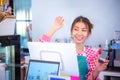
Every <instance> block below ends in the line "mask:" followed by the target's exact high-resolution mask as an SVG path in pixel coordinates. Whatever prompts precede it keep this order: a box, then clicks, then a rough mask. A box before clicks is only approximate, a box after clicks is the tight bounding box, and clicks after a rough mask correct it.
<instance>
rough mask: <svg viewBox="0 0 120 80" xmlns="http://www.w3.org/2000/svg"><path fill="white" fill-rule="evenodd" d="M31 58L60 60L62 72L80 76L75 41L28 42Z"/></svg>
mask: <svg viewBox="0 0 120 80" xmlns="http://www.w3.org/2000/svg"><path fill="white" fill-rule="evenodd" d="M28 49H29V53H30V59H34V60H45V61H57V62H60V72H59V73H60V74H62V75H72V76H79V70H78V62H77V54H76V49H75V44H74V43H53V42H49V43H47V42H43V43H41V42H28Z"/></svg>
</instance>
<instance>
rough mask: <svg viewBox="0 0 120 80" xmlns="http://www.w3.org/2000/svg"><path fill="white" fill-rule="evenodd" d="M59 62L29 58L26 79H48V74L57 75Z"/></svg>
mask: <svg viewBox="0 0 120 80" xmlns="http://www.w3.org/2000/svg"><path fill="white" fill-rule="evenodd" d="M59 65H60V62H53V61H43V60H30V61H29V65H28V70H27V75H26V80H48V76H49V75H58V73H59Z"/></svg>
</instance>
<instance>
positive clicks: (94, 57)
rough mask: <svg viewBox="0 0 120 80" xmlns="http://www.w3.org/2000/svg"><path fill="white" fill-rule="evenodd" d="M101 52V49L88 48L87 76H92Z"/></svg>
mask: <svg viewBox="0 0 120 80" xmlns="http://www.w3.org/2000/svg"><path fill="white" fill-rule="evenodd" d="M99 54H101V50H100V49H97V50H93V49H91V48H87V49H86V58H87V62H88V73H87V75H86V77H87V78H92V74H93V71H94V70H95V66H96V62H97V61H98V59H99ZM88 80H89V79H88Z"/></svg>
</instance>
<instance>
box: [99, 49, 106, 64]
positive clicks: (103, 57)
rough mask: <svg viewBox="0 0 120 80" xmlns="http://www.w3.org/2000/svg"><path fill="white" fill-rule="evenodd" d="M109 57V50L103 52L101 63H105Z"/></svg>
mask: <svg viewBox="0 0 120 80" xmlns="http://www.w3.org/2000/svg"><path fill="white" fill-rule="evenodd" d="M107 57H108V51H107V50H102V53H101V55H100V59H99V62H102V63H103V62H104V61H105V60H106V59H107Z"/></svg>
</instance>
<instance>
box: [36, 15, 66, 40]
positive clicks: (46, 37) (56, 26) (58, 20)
mask: <svg viewBox="0 0 120 80" xmlns="http://www.w3.org/2000/svg"><path fill="white" fill-rule="evenodd" d="M63 22H64V20H63V17H61V16H58V17H56V18H55V20H54V21H53V24H52V27H51V28H50V30H49V31H48V32H47V33H46V34H44V35H43V36H42V37H41V38H40V39H39V40H38V41H39V42H50V38H51V37H52V36H53V35H54V34H55V32H56V31H58V30H59V29H61V28H62V26H63Z"/></svg>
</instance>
